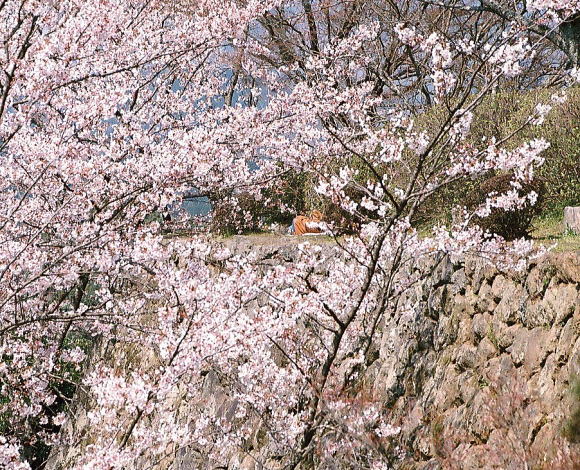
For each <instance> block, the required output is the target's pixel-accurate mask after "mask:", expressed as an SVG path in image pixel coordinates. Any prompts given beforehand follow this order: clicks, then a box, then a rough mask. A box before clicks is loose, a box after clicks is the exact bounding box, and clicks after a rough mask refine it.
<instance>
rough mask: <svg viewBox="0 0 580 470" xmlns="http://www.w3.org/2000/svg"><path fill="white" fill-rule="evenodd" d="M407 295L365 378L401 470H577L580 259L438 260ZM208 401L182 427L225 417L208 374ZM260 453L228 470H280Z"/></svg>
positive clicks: (188, 464)
mask: <svg viewBox="0 0 580 470" xmlns="http://www.w3.org/2000/svg"><path fill="white" fill-rule="evenodd" d="M229 243H230V244H232V245H233V246H231V248H233V249H234V250H235V251H247V250H253V251H257V252H258V254H259V258H261V259H263V260H264V266H265V269H267V266H268V265H272V264H279V263H287V262H290V263H291V262H292V261H293V259H294V258H295V256H296V255H295V253H296V249H295V247H294V246H292V245H286V244H284V245H282V244H280V242H279V241H274V242H272V243H267V244H264V245H262V246H260V247H255V246H254V245H253V244H252V243H251V242H248V241H247V240H244V239H243V238H240V239H233V241H230V242H229ZM406 295H409V296H410V300H411V301H412V303H413V304H414V306H415V307H414V309H413V311H412V312H410V313H407V314H405V315H403V316H398V317H393V318H390V319H389V320H387V321H386V323H385V324H384V325H383V327H382V328H383V331H384V333H383V335H382V339H381V341H380V344H376V345H375V351H378V356H377V357H378V359H377V360H376V361H375V362H374V363H373V364H372V365H371V367H370V369H369V371H368V373H367V374H366V376H365V379H364V384H365V385H364V389H365V390H364V391H365V393H368V392H369V391H371V392H372V394H373V395H374V396H375V397H376V398H379V399H380V400H381V401H383V403H384V406H385V409H388V410H389V412H390V415H391V420H392V422H393V423H394V424H397V425H400V426H401V427H402V431H401V434H400V436H399V437H400V442H399V449H400V452H401V456H402V458H401V464H400V468H406V469H437V468H458V469H481V468H498V469H512V468H513V469H518V470H519V469H524V468H530V469H531V468H545V469H552V468H553V469H556V468H560V469H568V468H570V469H573V468H579V467H578V466H575V465H576V464H575V463H574V458H575V457H579V456H580V447H579V446H580V444H571V443H570V442H569V441H568V440H567V439H566V438H564V437H563V432H562V431H563V429H564V427H565V425H566V423H567V422H568V421H569V417H570V415H571V412H572V410H573V409H574V407H575V406H578V402H577V401H578V398H577V397H574V396H573V395H572V393H571V384H572V382H573V381H574V380H575V377H577V376H578V377H580V253H566V254H552V255H550V256H548V257H547V258H546V259H544V260H543V261H541V262H540V263H538V264H537V265H535V266H533V267H531V268H530V269H529V270H528V272H527V273H525V274H524V275H514V274H509V273H502V272H498V271H497V270H495V269H493V268H491V267H490V266H488V265H486V264H485V263H484V262H483V261H481V260H476V259H472V260H468V261H466V262H465V263H462V264H456V265H454V264H452V263H451V262H450V261H449V260H448V259H447V258H443V259H439V260H437V267H436V269H435V271H434V274H433V275H432V276H430V277H428V278H427V279H426V280H425V281H424V282H423V283H422V284H419V285H417V287H416V288H415V289H414V290H413V291H412V292H408V293H407V294H406ZM153 357H154V354H153V353H152V352H150V351H136V350H135V348H128V347H127V346H126V345H121V344H116V345H100V346H99V347H97V348H95V351H94V353H93V357H92V359H91V360H92V362H96V361H98V360H105V361H107V362H108V363H110V364H114V366H115V368H116V369H117V370H120V371H130V370H131V369H132V368H135V367H141V366H140V364H146V363H149V364H151V362H152V361H153V362H154V359H153ZM203 390H204V391H203V394H202V396H200V397H198V400H196V402H195V403H190V402H189V403H185V402H183V401H182V400H181V399H180V397H179V396H176V397H175V406H174V409H175V419H176V420H179V421H181V422H183V420H185V422H187V414H188V412H187V410H188V409H190V407H191V406H200V405H203V406H204V407H209V408H210V409H212V410H214V411H213V412H214V413H216V414H223V413H227V412H228V409H229V407H230V404H231V403H230V402H229V400H228V398H227V393H224V392H225V391H224V390H222V389H221V387H220V385H219V383H218V381H217V378H216V377H214V376H213V375H212V374H211V373H210V374H208V375H207V376H206V377H205V384H204V388H203ZM90 406H91V404H90V400H88V399H86V396H85V397H84V398H83V396H82V395H79V398H78V399H77V404H76V409H75V420H73V421H72V422H70V423H68V424H67V427H66V428H65V430H64V431H63V437H64V438H65V440H67V441H68V442H69V443H70V445H66V446H61V447H57V448H55V450H54V451H53V453H52V455H51V459H50V461H49V463H48V466H47V468H48V469H51V470H56V469H58V470H65V469H68V468H71V465H72V462H74V461H75V459H76V457H77V456H78V455H79V454H82V450H83V446H85V445H86V444H87V443H88V442H90V440H91V434H93V433H95V432H98V431H97V430H91V429H89V428H88V427H87V420H86V414H87V412H88V411H90ZM120 419H122V418H120ZM256 426H257V429H258V427H259V424H258V423H257V424H256ZM256 434H258V433H256ZM256 439H257V438H256ZM253 448H254V450H253V451H252V453H253V455H252V456H248V455H237V454H232V457H231V460H230V463H229V466H228V469H245V470H258V468H260V467H261V466H260V465H257V464H256V461H262V462H265V466H264V467H262V468H277V467H279V463H275V462H274V461H271V460H269V456H268V448H267V443H264V442H256V443H255V445H254V446H253ZM165 455H166V457H165V458H164V459H161V460H159V461H158V463H157V464H156V465H155V466H153V467H151V468H156V469H172V470H188V469H197V468H204V469H205V468H213V467H212V463H211V462H208V461H206V460H205V459H204V457H203V456H202V455H199V453H197V452H195V451H194V450H192V449H177V448H175V449H173V448H170V449H166V452H165ZM145 459H146V456H145ZM578 461H580V459H579V460H578ZM144 464H145V463H144V462H141V463H136V467H135V468H141V467H144ZM220 468H223V467H220Z"/></svg>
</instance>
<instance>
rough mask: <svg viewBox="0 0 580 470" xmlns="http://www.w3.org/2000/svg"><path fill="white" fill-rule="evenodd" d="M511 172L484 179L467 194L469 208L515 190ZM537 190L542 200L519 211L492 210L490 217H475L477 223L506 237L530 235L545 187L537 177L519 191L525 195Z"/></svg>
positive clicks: (540, 208)
mask: <svg viewBox="0 0 580 470" xmlns="http://www.w3.org/2000/svg"><path fill="white" fill-rule="evenodd" d="M511 181H512V177H511V176H510V175H497V176H492V177H491V178H489V179H487V180H485V181H483V182H482V183H481V184H479V185H478V186H477V188H476V189H474V190H472V192H471V193H470V194H468V195H467V198H466V200H465V205H466V206H467V208H468V209H471V210H474V209H476V208H477V207H479V206H480V205H481V204H483V203H485V200H486V198H487V197H488V196H489V195H490V194H494V193H497V194H504V193H507V192H508V191H510V190H511V189H512V187H511V185H510V183H511ZM532 192H534V193H535V194H537V195H538V199H537V200H536V201H535V203H534V204H530V203H524V206H523V207H521V208H519V209H518V210H515V211H503V210H501V209H492V211H491V214H490V215H489V216H487V217H474V219H473V222H474V223H476V224H477V225H479V226H480V227H481V228H483V229H484V230H487V231H489V232H490V233H496V234H498V235H500V236H502V237H503V238H505V239H506V240H515V239H517V238H522V237H527V236H529V235H530V230H531V225H532V219H533V218H534V217H535V216H536V215H538V214H539V213H540V212H541V210H542V202H543V193H544V186H543V185H542V184H540V183H538V182H537V180H535V181H534V182H532V183H529V184H526V185H523V186H522V187H521V188H520V189H519V190H518V194H519V195H520V196H521V197H523V196H525V195H527V194H530V193H532Z"/></svg>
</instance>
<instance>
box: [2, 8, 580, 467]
mask: <svg viewBox="0 0 580 470" xmlns="http://www.w3.org/2000/svg"><path fill="white" fill-rule="evenodd" d="M400 4H401V5H400V8H395V7H393V5H392V2H384V4H382V3H381V2H376V3H370V2H369V3H365V2H346V3H343V4H338V5H334V4H332V3H330V2H309V1H302V2H277V1H267V0H253V1H248V2H214V1H209V0H208V1H204V2H195V3H190V2H181V3H180V2H167V1H161V0H147V1H146V0H124V1H118V2H111V1H105V0H103V1H99V2H85V1H80V0H53V1H40V0H4V1H0V23H1V24H2V29H1V33H0V34H1V38H2V45H3V47H2V48H1V51H0V68H1V69H2V78H1V79H0V160H1V165H0V172H1V174H0V176H1V179H0V184H1V185H2V187H1V189H0V199H1V201H0V202H1V203H0V246H1V247H2V248H1V250H0V281H1V283H0V354H1V355H2V365H1V366H0V415H1V419H0V421H1V423H2V424H1V426H2V427H1V433H2V434H3V435H2V437H0V464H2V465H3V466H4V467H7V468H22V469H26V468H30V467H34V468H41V467H42V465H43V463H42V462H41V461H38V460H35V458H33V457H30V458H29V459H28V461H27V460H26V459H27V456H28V455H29V453H30V450H29V449H30V448H32V447H34V446H37V445H39V443H44V444H45V445H47V446H50V445H52V444H53V443H56V445H59V443H58V429H59V427H60V426H61V425H62V423H63V422H64V421H65V420H66V419H71V418H72V417H71V416H70V413H69V408H68V405H69V404H70V400H71V397H70V395H67V394H66V393H63V387H65V386H69V385H70V386H72V387H74V386H76V383H77V378H78V376H79V374H80V373H81V372H80V371H82V364H83V363H84V362H86V348H85V349H83V348H82V347H80V346H81V345H82V344H84V343H83V342H86V343H89V344H94V343H97V342H100V343H101V344H103V343H107V342H113V341H123V342H127V343H128V344H130V343H134V344H139V345H140V347H143V348H148V349H149V350H151V351H153V353H154V355H155V357H156V362H155V364H156V367H154V368H149V369H148V370H146V371H145V370H144V371H142V372H141V373H140V372H138V371H135V372H133V373H132V374H130V375H128V376H125V377H119V376H116V375H115V374H113V373H112V371H111V370H110V368H108V367H107V366H106V365H99V366H98V367H95V368H93V369H92V371H91V373H90V374H87V375H86V376H83V377H82V379H81V386H82V387H85V388H86V390H87V393H89V394H90V395H91V397H92V398H93V399H94V400H95V402H96V403H97V407H96V411H95V412H94V413H91V415H90V416H89V418H90V420H91V422H92V423H93V425H94V426H95V427H98V428H99V429H100V430H102V431H103V432H102V433H101V434H100V435H99V436H98V438H96V439H95V441H94V442H93V443H92V445H91V446H90V447H89V448H87V451H86V452H85V453H84V455H83V456H82V458H81V459H80V460H79V461H77V462H74V463H73V464H71V465H72V467H71V468H95V469H103V470H104V469H107V470H108V469H113V468H131V465H132V462H134V461H135V459H136V458H139V457H140V456H143V455H145V454H150V453H151V452H155V451H154V450H153V449H164V448H166V447H167V445H170V444H172V443H173V444H174V443H176V442H179V443H180V446H189V447H193V448H195V449H198V450H199V451H200V452H201V453H203V454H204V455H207V456H209V457H211V458H212V459H214V460H215V461H218V462H222V461H224V460H227V458H228V455H229V454H230V453H231V452H232V449H236V448H243V447H244V442H246V440H247V439H248V436H249V434H250V433H251V432H252V429H253V427H255V423H256V421H258V422H259V423H260V427H261V429H263V432H264V433H265V435H267V436H268V439H269V441H270V442H271V443H272V444H271V447H272V452H274V453H275V454H276V455H279V456H283V459H284V465H286V467H287V468H299V467H300V465H302V464H303V463H305V462H311V463H315V464H316V465H319V466H320V468H326V467H328V466H330V465H335V464H336V462H342V463H343V464H344V465H347V466H348V465H349V464H350V465H355V466H357V468H373V469H380V468H387V467H388V466H389V465H391V464H392V463H393V460H394V459H396V455H395V454H394V453H393V452H392V449H391V441H392V437H393V436H394V435H396V433H397V429H396V427H395V426H393V423H389V421H388V418H387V417H386V416H384V414H383V409H382V407H381V404H380V403H378V402H373V400H366V401H364V403H361V402H359V401H357V400H356V399H354V398H353V397H354V391H355V389H356V387H357V385H358V384H360V382H361V380H362V377H364V371H365V370H366V368H367V367H368V366H369V365H370V362H371V357H372V354H371V349H372V343H373V341H375V340H376V339H377V338H378V337H379V335H380V334H382V333H383V331H382V326H381V325H382V323H383V322H382V319H384V318H385V317H387V316H389V315H404V314H405V313H406V312H408V311H409V310H410V309H411V308H412V305H410V304H409V301H408V300H405V299H406V297H405V295H404V294H405V292H406V291H407V290H408V289H410V288H411V287H412V286H413V285H415V283H416V282H418V281H419V280H420V279H421V278H422V276H424V275H425V273H422V272H421V270H420V269H416V263H417V260H419V259H421V258H427V257H430V256H433V254H437V253H439V254H441V253H444V254H447V255H449V256H452V257H453V258H454V259H461V257H462V256H465V255H466V254H468V253H472V254H478V255H480V256H485V257H487V258H489V259H490V261H493V262H495V263H498V264H500V265H501V266H503V267H506V268H512V269H522V268H523V267H524V266H525V264H526V262H527V260H528V259H529V258H530V257H533V256H536V255H537V254H538V253H537V251H535V250H534V248H533V246H532V244H531V242H529V241H525V240H519V241H516V242H512V243H506V242H505V241H504V240H502V239H501V238H500V237H497V236H494V235H493V234H489V233H485V232H483V231H482V230H481V229H479V228H478V227H477V226H475V225H473V224H472V223H471V220H472V219H473V217H475V216H478V217H485V216H486V215H487V214H489V213H490V211H491V210H492V209H493V208H501V209H504V210H517V208H518V207H521V206H522V205H525V204H533V203H534V201H535V198H536V195H535V194H534V193H530V194H520V193H519V192H518V189H519V188H520V187H521V185H522V184H523V183H525V182H528V181H529V180H531V179H532V178H533V176H534V170H535V168H536V167H537V166H538V165H540V164H541V163H542V156H541V153H542V151H543V150H544V149H545V148H546V147H547V145H549V144H548V143H547V142H544V141H542V140H532V141H530V142H528V143H526V144H524V145H522V146H519V147H516V148H512V147H510V146H509V138H508V139H505V140H503V141H495V140H493V139H488V140H483V141H482V142H481V143H480V144H479V145H474V144H472V143H469V144H468V143H467V139H466V138H467V136H468V135H469V130H470V124H471V120H472V118H473V114H474V112H475V111H476V109H477V107H478V106H479V105H480V104H481V102H482V100H483V99H484V98H485V97H486V96H487V95H488V94H490V93H492V92H493V91H494V90H495V89H496V88H497V86H498V84H500V83H502V80H505V79H515V78H517V77H519V76H521V75H522V74H524V73H525V71H526V70H527V68H528V67H530V66H531V64H533V63H534V62H533V61H534V57H535V52H536V50H537V48H538V47H540V45H539V43H538V42H535V41H534V40H531V39H530V36H529V34H528V33H529V30H530V28H538V26H537V25H538V24H541V23H537V22H534V23H532V24H531V25H527V24H522V23H518V22H512V19H511V18H507V19H506V21H507V22H508V23H509V22H512V23H510V26H509V27H508V26H506V28H505V29H503V30H497V31H496V30H494V31H490V32H489V33H487V34H476V33H474V34H472V35H470V37H469V41H466V40H460V37H461V29H458V28H459V27H460V26H461V23H458V22H456V21H448V22H443V23H438V22H437V21H436V20H435V18H436V16H433V15H435V13H434V12H433V11H431V10H430V15H431V16H430V17H429V18H430V21H427V22H425V23H418V24H414V23H413V22H411V21H409V20H410V19H412V17H413V15H415V14H418V13H417V12H420V10H419V4H418V3H416V2H411V1H409V2H406V1H405V2H400ZM564 4H565V5H564ZM534 5H535V7H536V8H537V9H539V10H541V11H542V14H543V15H549V18H550V21H553V22H565V21H567V18H569V17H570V15H572V14H574V13H575V12H577V8H576V6H574V8H571V7H570V5H571V4H570V3H569V2H561V3H560V4H556V2H535V3H534ZM387 7H388V8H391V9H392V10H393V11H395V12H397V11H398V14H396V15H395V14H391V13H390V14H389V15H387V14H386V13H385V12H386V11H387ZM380 8H382V9H380ZM430 8H431V7H430ZM433 8H434V7H433ZM438 8H439V7H438ZM440 8H442V10H441V11H446V9H445V8H444V7H440ZM360 9H362V10H360ZM369 11H371V12H375V13H376V14H366V13H367V12H369ZM362 12H365V13H364V14H363V13H362ZM379 13H381V14H379ZM562 15H565V16H562ZM283 20H284V21H285V22H284V21H283ZM558 24H561V23H558ZM323 26H324V28H323ZM472 26H473V25H472ZM465 27H466V28H468V27H470V26H469V22H467V23H465ZM546 27H548V26H546ZM557 27H558V26H557V25H556V26H550V28H552V30H554V28H557ZM476 30H477V28H476V27H474V29H473V31H476ZM291 31H293V33H292V37H290V32H291ZM304 38H307V40H305V39H304ZM385 50H389V51H391V54H392V55H393V58H394V63H396V64H389V63H387V62H385V61H387V58H388V55H386V54H385V53H384V51H385ZM395 59H396V60H395ZM381 61H382V62H381ZM559 73H561V77H560V83H565V82H566V81H567V82H569V83H571V82H572V80H573V79H574V73H571V74H570V73H567V72H563V71H562V70H560V72H559ZM563 99H565V97H564V95H561V94H555V95H554V97H553V98H552V100H551V101H550V102H549V103H544V104H542V105H541V106H538V108H536V112H535V114H534V115H532V116H530V117H529V119H528V120H527V121H526V122H525V123H524V124H523V125H522V128H523V127H525V126H533V125H540V124H541V122H542V119H543V117H544V116H545V115H546V114H547V113H548V112H549V111H550V108H551V107H552V106H557V105H558V103H559V102H560V101H561V100H563ZM428 106H438V107H440V108H441V109H442V110H443V114H444V117H443V119H441V120H440V122H437V123H436V125H434V126H433V127H432V128H430V129H425V130H421V129H418V128H416V127H415V125H414V122H415V119H414V117H415V115H416V114H417V112H419V110H420V109H425V108H426V107H428ZM295 169H299V170H300V171H304V172H308V173H309V174H311V175H313V177H316V178H317V179H318V181H319V182H318V184H317V188H316V190H317V191H318V193H319V194H321V195H322V196H324V197H326V198H328V199H329V200H331V201H332V202H333V203H334V204H336V205H338V206H340V207H342V208H343V209H344V210H345V211H347V212H349V213H350V214H352V216H353V217H357V218H359V219H360V220H363V221H364V223H363V225H362V227H361V230H360V233H359V234H358V235H357V236H355V237H352V238H349V239H339V238H337V240H336V246H335V248H334V249H333V250H332V253H328V252H323V251H322V250H320V248H317V247H315V246H314V247H313V246H309V245H304V246H302V247H301V248H300V253H301V255H300V259H299V260H298V261H297V262H296V263H294V264H293V265H292V266H278V267H274V268H272V269H270V270H266V271H264V270H261V269H258V267H257V266H256V262H255V261H256V260H255V259H253V257H252V255H248V256H240V255H238V254H236V253H230V252H228V250H225V249H224V248H223V247H222V246H221V245H220V244H219V243H217V242H216V241H215V240H214V239H213V238H212V237H211V236H210V234H205V233H202V234H197V235H195V236H192V237H188V238H187V239H180V240H167V239H166V238H165V237H164V236H163V231H162V225H161V224H160V223H159V222H156V221H154V220H152V214H154V213H156V212H159V211H163V210H164V209H165V208H167V207H170V206H174V205H176V204H179V203H180V201H181V200H182V199H183V197H184V194H190V193H191V192H192V188H193V189H194V190H195V193H196V194H198V195H203V194H209V193H212V192H213V193H215V192H220V191H229V192H233V193H235V192H236V191H241V190H243V191H250V192H252V194H255V195H256V197H260V196H261V195H262V194H263V193H264V192H267V190H268V189H269V188H271V187H273V186H275V185H276V184H277V181H278V178H280V177H281V175H283V174H284V173H285V172H286V171H288V170H295ZM493 171H500V172H505V173H509V174H512V175H513V182H512V189H511V190H510V191H509V192H507V193H505V194H491V195H490V196H489V198H488V199H487V201H486V202H485V203H484V204H483V205H481V206H480V207H478V208H477V209H476V210H475V211H474V212H472V213H468V212H467V211H466V210H464V209H463V208H458V209H457V217H456V220H455V221H454V222H453V224H452V225H451V226H449V227H436V228H435V229H434V232H433V236H429V237H419V236H418V234H417V232H416V230H415V229H414V228H413V227H412V226H411V224H410V222H409V221H410V220H411V218H412V216H413V214H414V212H415V211H416V210H417V209H418V208H419V207H420V206H421V205H422V204H424V203H425V201H427V200H428V199H429V197H430V196H431V195H432V194H433V193H434V192H435V191H436V190H437V189H438V188H440V187H443V186H445V185H448V184H450V183H453V182H456V181H460V180H462V179H470V178H473V177H476V176H480V175H484V174H487V173H489V172H493ZM264 203H265V204H267V203H268V201H267V200H264ZM329 232H330V233H331V234H332V232H333V227H332V226H329ZM260 296H266V298H267V299H268V301H267V302H266V304H265V305H264V306H261V307H254V308H249V307H248V305H252V301H253V300H254V299H256V298H257V297H260ZM208 371H212V372H213V373H214V374H217V376H219V378H220V381H221V382H222V384H223V385H224V387H225V388H226V389H227V390H228V393H229V394H230V395H231V397H232V398H233V399H235V400H236V403H237V405H236V409H235V412H234V416H235V420H234V424H232V423H231V422H229V423H228V422H225V421H224V420H223V419H222V418H220V417H216V416H212V415H210V414H208V413H207V412H205V410H204V409H203V407H200V409H199V410H197V411H196V412H195V413H193V412H192V413H193V414H192V416H191V421H190V422H191V423H194V429H193V430H192V429H191V426H190V425H189V424H188V423H186V424H183V425H179V424H176V423H175V422H174V421H173V420H172V419H171V416H172V411H174V410H172V408H171V406H172V405H171V400H168V399H167V398H168V397H170V396H172V394H174V393H176V390H185V393H186V394H188V395H189V396H191V397H195V396H199V393H200V390H201V387H202V386H203V382H204V377H205V376H206V375H207V373H208ZM119 410H122V411H123V418H122V419H121V418H119V414H118V412H119ZM153 415H156V416H158V417H159V420H158V424H157V425H156V426H155V427H152V426H150V425H149V424H148V423H150V420H149V419H148V418H149V417H151V416H153Z"/></svg>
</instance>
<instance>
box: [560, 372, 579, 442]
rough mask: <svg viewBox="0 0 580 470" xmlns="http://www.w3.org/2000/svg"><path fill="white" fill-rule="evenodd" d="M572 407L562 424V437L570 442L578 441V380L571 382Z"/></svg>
mask: <svg viewBox="0 0 580 470" xmlns="http://www.w3.org/2000/svg"><path fill="white" fill-rule="evenodd" d="M571 395H572V408H571V410H570V416H569V417H568V419H567V420H566V422H565V425H564V437H565V438H566V439H568V441H570V442H572V443H576V444H578V443H580V380H578V379H576V380H574V381H573V382H572V393H571Z"/></svg>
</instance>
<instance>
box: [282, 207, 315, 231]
mask: <svg viewBox="0 0 580 470" xmlns="http://www.w3.org/2000/svg"><path fill="white" fill-rule="evenodd" d="M323 218H324V216H323V215H322V213H321V212H320V211H317V210H314V211H312V213H311V214H310V216H304V215H299V216H297V217H294V220H293V221H292V225H290V227H289V228H288V233H289V234H290V235H304V234H307V233H322V231H323V223H322V219H323Z"/></svg>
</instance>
